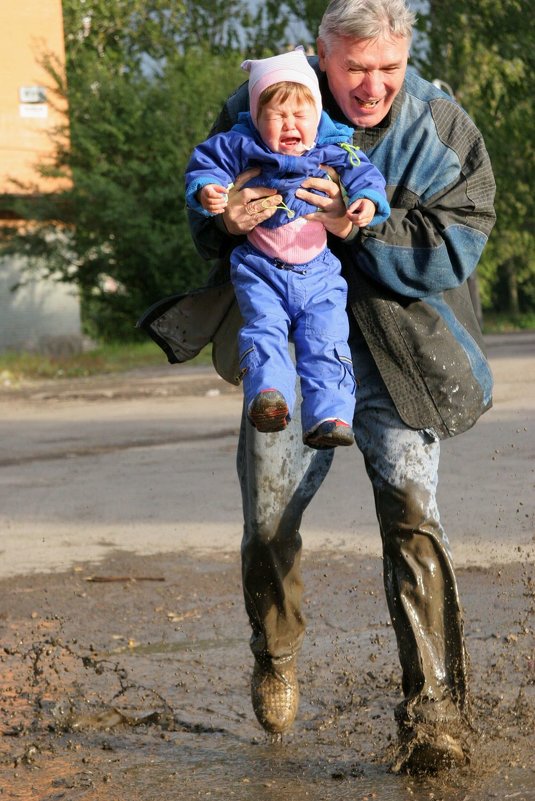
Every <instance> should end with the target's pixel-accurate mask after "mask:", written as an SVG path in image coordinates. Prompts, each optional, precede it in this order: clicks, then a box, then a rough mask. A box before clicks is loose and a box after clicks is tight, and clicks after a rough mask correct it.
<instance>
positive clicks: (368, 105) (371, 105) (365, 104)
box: [356, 97, 381, 108]
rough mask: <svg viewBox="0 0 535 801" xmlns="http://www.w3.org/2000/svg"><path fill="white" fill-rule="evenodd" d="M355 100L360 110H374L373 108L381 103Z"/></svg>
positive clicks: (378, 101)
mask: <svg viewBox="0 0 535 801" xmlns="http://www.w3.org/2000/svg"><path fill="white" fill-rule="evenodd" d="M356 100H357V103H358V104H359V106H360V107H361V108H375V106H376V105H377V104H378V103H380V102H381V101H380V100H361V99H360V98H358V97H357V98H356Z"/></svg>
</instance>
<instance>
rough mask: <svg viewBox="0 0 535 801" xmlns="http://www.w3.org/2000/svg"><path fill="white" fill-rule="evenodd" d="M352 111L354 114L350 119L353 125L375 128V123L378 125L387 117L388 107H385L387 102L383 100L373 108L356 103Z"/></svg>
mask: <svg viewBox="0 0 535 801" xmlns="http://www.w3.org/2000/svg"><path fill="white" fill-rule="evenodd" d="M351 111H352V114H351V116H350V117H349V119H350V120H351V122H352V123H353V125H356V126H358V127H359V128H373V126H374V125H378V124H379V123H380V122H381V121H382V120H383V119H384V118H385V117H386V114H387V111H388V109H387V108H386V107H385V104H384V103H383V102H381V103H377V105H376V106H373V108H363V107H361V106H358V105H354V106H353V107H352V109H351Z"/></svg>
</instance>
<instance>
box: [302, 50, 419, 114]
mask: <svg viewBox="0 0 535 801" xmlns="http://www.w3.org/2000/svg"><path fill="white" fill-rule="evenodd" d="M317 45H318V56H319V63H320V69H322V70H323V71H324V72H326V73H327V80H328V82H329V87H330V89H331V92H332V93H333V95H334V99H335V100H336V102H337V103H338V105H339V106H340V108H341V110H342V111H343V112H344V114H345V116H346V117H347V119H348V120H350V121H351V122H352V123H353V125H356V126H358V127H360V128H371V127H372V126H374V125H378V124H379V123H380V122H381V120H383V119H384V118H385V117H386V115H387V114H388V112H389V111H390V107H391V106H392V103H393V102H394V98H395V97H396V95H397V93H398V92H399V90H400V89H401V85H402V83H403V79H404V78H405V72H406V69H407V60H408V57H409V40H408V39H406V38H405V37H401V36H396V37H389V38H384V37H380V38H379V39H352V38H350V37H346V36H343V37H340V38H338V39H334V40H333V43H332V46H331V48H330V50H329V51H327V50H326V49H325V46H324V44H323V42H322V40H321V39H318V41H317Z"/></svg>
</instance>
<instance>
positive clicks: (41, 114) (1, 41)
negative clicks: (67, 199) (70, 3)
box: [0, 0, 67, 194]
mask: <svg viewBox="0 0 535 801" xmlns="http://www.w3.org/2000/svg"><path fill="white" fill-rule="evenodd" d="M47 54H53V55H54V57H55V58H56V59H58V60H59V63H60V64H61V65H62V66H63V67H64V65H65V47H64V38H63V15H62V8H61V0H0V194H6V193H8V194H12V193H15V194H18V193H20V192H21V190H20V189H18V188H16V187H14V185H13V184H12V183H11V180H10V179H16V180H18V181H22V182H23V183H24V184H27V185H31V187H32V188H31V189H29V188H28V189H26V190H25V191H26V192H54V191H57V190H58V189H60V188H62V187H63V186H64V185H65V183H61V182H59V181H57V180H52V179H44V178H42V177H41V176H40V175H39V174H38V172H37V170H36V168H35V165H36V163H37V162H39V161H41V160H42V159H45V160H46V159H47V157H48V158H50V156H51V153H52V151H53V145H52V142H51V140H50V133H51V131H53V130H54V129H55V128H57V127H58V126H59V125H65V124H66V120H67V108H66V104H65V103H64V102H63V103H62V104H61V105H60V108H59V110H56V108H57V106H58V104H59V103H60V99H59V98H58V96H57V95H55V94H54V92H53V81H52V79H51V77H50V76H49V75H48V74H47V72H46V70H45V69H44V68H43V67H42V66H41V63H40V62H41V59H42V58H43V57H44V56H45V55H47ZM39 87H41V88H44V89H45V91H46V98H44V102H43V98H42V96H40V95H39V93H38V92H37V91H36V89H37V88H39ZM36 99H37V101H38V102H35V101H36ZM51 101H52V102H51ZM53 106H54V107H53Z"/></svg>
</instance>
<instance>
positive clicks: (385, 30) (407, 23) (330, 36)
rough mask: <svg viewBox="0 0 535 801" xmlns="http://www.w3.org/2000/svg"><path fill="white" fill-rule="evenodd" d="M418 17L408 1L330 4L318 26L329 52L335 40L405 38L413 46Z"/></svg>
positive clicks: (364, 0) (341, 0) (353, 0)
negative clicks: (413, 31) (411, 42)
mask: <svg viewBox="0 0 535 801" xmlns="http://www.w3.org/2000/svg"><path fill="white" fill-rule="evenodd" d="M415 21H416V15H415V13H414V12H413V11H411V9H410V8H409V7H408V5H407V3H406V2H405V0H331V2H330V3H329V5H328V6H327V8H326V10H325V13H324V15H323V19H322V20H321V23H320V26H319V38H320V39H321V40H322V41H323V44H324V46H325V49H326V50H327V52H328V51H329V49H330V47H331V45H332V42H333V40H334V39H339V38H340V37H341V36H347V37H350V38H351V39H377V38H378V37H379V36H386V37H392V36H402V37H404V38H406V39H408V41H409V42H410V40H411V37H412V29H413V26H414V23H415Z"/></svg>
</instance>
